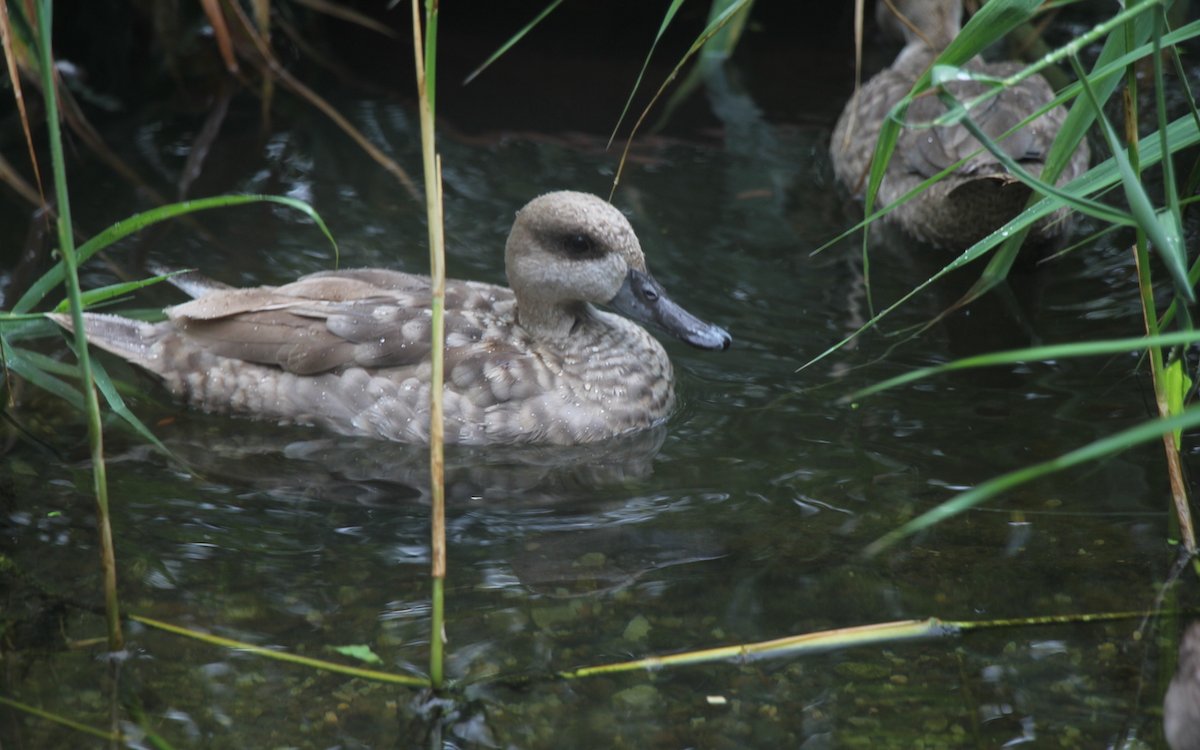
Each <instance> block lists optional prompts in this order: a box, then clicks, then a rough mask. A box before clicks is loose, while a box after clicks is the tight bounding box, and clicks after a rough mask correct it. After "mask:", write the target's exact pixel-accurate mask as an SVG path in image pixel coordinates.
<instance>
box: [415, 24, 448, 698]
mask: <svg viewBox="0 0 1200 750" xmlns="http://www.w3.org/2000/svg"><path fill="white" fill-rule="evenodd" d="M412 12H413V19H412V20H413V55H414V57H415V59H416V69H417V95H418V100H419V108H420V115H421V153H422V156H423V157H424V160H423V164H424V174H425V210H426V217H427V222H428V225H429V266H430V297H431V306H432V310H431V312H432V322H431V325H430V329H431V334H430V335H431V338H432V342H431V344H432V350H431V353H430V365H431V367H430V391H429V397H430V398H429V400H430V404H429V482H430V497H431V503H430V506H431V507H430V515H431V519H430V527H431V528H430V553H431V554H430V557H431V560H430V567H431V570H430V576H431V579H432V580H431V586H432V597H431V599H432V601H431V616H430V630H431V631H432V632H431V633H430V637H429V677H430V682H431V683H432V684H433V687H434V689H435V690H436V689H440V688H441V687H442V683H443V679H444V663H443V662H444V647H445V617H444V609H445V599H444V586H445V580H446V487H445V477H444V473H445V456H444V447H443V435H442V430H443V419H442V394H443V391H442V383H443V381H444V379H445V375H444V372H443V370H444V361H443V359H444V357H443V355H444V349H443V347H444V340H445V333H444V320H445V302H446V251H445V228H444V226H443V214H442V171H441V170H442V165H441V159H440V157H439V156H438V154H437V146H436V143H435V140H434V138H435V132H434V102H435V98H434V92H433V86H434V84H435V82H436V80H437V79H436V72H437V54H436V50H437V21H438V11H437V0H426V2H425V29H426V36H425V39H424V42H423V43H422V39H421V14H420V8H419V3H418V0H412Z"/></svg>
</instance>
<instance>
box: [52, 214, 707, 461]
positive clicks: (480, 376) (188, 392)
mask: <svg viewBox="0 0 1200 750" xmlns="http://www.w3.org/2000/svg"><path fill="white" fill-rule="evenodd" d="M505 260H506V266H507V270H508V275H509V283H510V285H511V287H512V288H511V289H510V288H505V287H500V286H495V285H492V284H483V283H477V282H471V281H455V280H450V281H447V284H446V302H445V311H446V313H445V335H446V348H445V388H444V391H443V393H444V406H443V408H444V415H445V438H446V441H447V442H450V443H462V444H471V445H482V444H516V443H548V444H579V443H587V442H591V441H595V440H600V439H603V438H607V437H611V436H614V435H619V434H622V433H626V432H630V431H633V430H638V429H642V428H646V427H649V426H651V425H654V424H656V423H658V422H661V421H662V420H663V419H664V418H665V417H666V416H667V414H668V413H669V412H670V410H671V407H672V405H673V403H674V399H675V395H674V390H673V375H672V370H671V363H670V360H669V359H668V358H667V355H666V352H665V350H664V349H663V347H662V345H661V344H659V343H658V341H657V340H655V339H654V338H653V337H652V336H650V334H648V333H647V332H646V331H645V330H644V329H643V328H641V327H640V326H639V325H637V324H636V323H634V322H632V321H631V320H627V319H626V318H623V317H620V316H618V315H615V314H612V313H609V312H605V311H602V310H598V309H596V308H595V307H594V306H593V303H610V304H614V305H615V304H618V300H619V299H620V298H622V295H624V296H625V297H626V298H628V297H629V296H630V295H633V296H637V297H638V302H640V303H641V304H644V305H649V306H650V307H652V308H653V311H654V312H653V313H651V318H653V320H654V321H655V322H658V323H660V324H662V325H664V326H665V327H666V328H667V329H668V330H671V332H673V333H676V334H677V335H680V337H681V338H684V340H686V341H689V343H692V344H694V345H697V346H700V347H702V348H725V347H727V346H728V344H729V336H728V334H726V333H725V332H724V331H723V330H721V329H719V328H716V327H715V326H709V325H708V324H706V323H703V322H701V321H699V320H697V319H695V318H692V317H691V316H690V315H688V314H687V313H684V312H683V311H682V310H681V309H679V308H677V307H675V306H674V305H673V303H670V302H669V300H668V299H667V298H666V297H665V295H664V294H662V289H661V287H659V286H657V283H656V282H654V281H653V279H652V278H651V277H649V275H648V274H647V273H646V269H645V261H644V258H643V256H642V251H641V247H640V245H639V243H638V240H637V237H636V236H635V235H634V233H633V230H632V228H631V227H630V226H629V223H628V221H627V220H626V219H625V217H624V216H623V215H622V214H621V213H620V212H619V211H618V210H616V209H615V208H613V207H612V206H611V205H610V204H608V203H607V202H605V201H603V200H601V199H599V198H596V197H595V196H591V195H586V194H582V193H571V192H559V193H549V194H547V195H544V196H541V197H539V198H536V199H534V200H533V201H531V202H530V203H529V205H527V206H526V207H525V208H523V209H522V210H521V211H520V212H518V214H517V218H516V220H515V222H514V224H513V229H512V232H511V233H510V235H509V240H508V244H507V247H506V253H505ZM631 281H636V282H637V283H635V284H634V286H635V290H634V291H633V292H629V291H628V289H629V286H630V282H631ZM638 284H641V286H638ZM646 285H649V286H646ZM185 288H188V289H189V290H190V291H191V293H196V294H199V295H200V296H198V297H197V299H194V300H192V301H190V302H186V303H184V304H181V305H176V306H174V307H170V308H168V309H167V311H166V312H167V320H166V321H164V322H162V323H155V324H151V323H141V322H137V321H132V320H129V319H126V318H120V317H117V316H111V315H98V314H89V315H88V316H87V323H86V326H87V333H88V339H89V341H91V342H92V343H94V344H96V345H98V346H100V347H102V348H104V349H108V350H109V351H112V352H114V353H116V354H118V355H120V356H122V357H124V358H126V359H128V360H130V361H132V362H134V363H136V364H138V365H140V366H142V367H145V368H146V369H148V370H150V371H152V372H155V373H157V374H158V375H160V376H161V377H162V378H163V381H164V382H165V383H166V385H167V386H168V388H170V389H171V390H172V391H173V392H174V393H176V394H178V395H180V396H182V397H184V398H186V399H187V400H188V402H189V403H191V404H192V405H194V406H197V407H200V408H202V409H205V410H209V411H230V412H235V413H241V414H250V415H254V416H258V417H267V418H273V419H279V420H282V421H286V422H298V423H305V424H318V425H322V426H324V427H327V428H329V429H332V430H335V431H337V432H340V433H343V434H350V435H364V436H371V437H378V438H384V439H388V440H396V441H402V442H424V441H427V440H428V437H429V391H430V373H431V365H430V360H429V355H430V321H431V313H430V309H429V308H430V281H429V278H428V277H425V276H415V275H412V274H407V273H401V272H397V271H388V270H383V269H359V270H351V271H330V272H323V273H316V274H311V275H309V276H305V277H303V278H301V279H299V280H297V281H295V282H293V283H291V284H287V285H284V286H279V287H271V286H263V287H255V288H249V289H233V288H229V287H222V286H219V285H215V284H209V285H205V284H203V283H201V284H199V285H198V286H197V285H195V284H189V285H187V286H185ZM638 295H640V296H638ZM660 302H661V303H663V304H666V305H668V306H669V309H665V311H664V310H663V309H662V308H659V307H658V304H659V303H660ZM655 315H659V316H660V317H661V319H660V317H654V316H655ZM59 320H60V322H62V323H64V324H66V323H68V321H66V320H64V319H62V318H60V319H59Z"/></svg>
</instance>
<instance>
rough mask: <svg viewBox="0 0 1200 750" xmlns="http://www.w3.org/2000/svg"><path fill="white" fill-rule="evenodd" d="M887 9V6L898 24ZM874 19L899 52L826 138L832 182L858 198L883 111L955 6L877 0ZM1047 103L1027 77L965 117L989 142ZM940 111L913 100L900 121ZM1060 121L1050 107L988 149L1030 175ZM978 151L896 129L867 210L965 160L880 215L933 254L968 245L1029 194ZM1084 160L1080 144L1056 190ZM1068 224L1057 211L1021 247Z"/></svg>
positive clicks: (990, 72)
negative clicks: (899, 40)
mask: <svg viewBox="0 0 1200 750" xmlns="http://www.w3.org/2000/svg"><path fill="white" fill-rule="evenodd" d="M889 6H895V9H896V11H898V12H899V14H901V15H902V16H903V19H901V18H899V17H898V16H897V15H896V13H894V12H893V11H892V9H891V8H889ZM876 16H877V19H878V21H879V26H880V28H881V29H882V30H883V31H884V33H886V34H891V35H894V36H902V37H903V39H904V42H905V46H904V48H903V49H902V50H901V51H900V54H899V55H898V56H897V57H896V59H895V61H894V62H893V63H892V65H891V66H890V67H889V68H886V69H884V70H883V71H881V72H879V73H878V74H876V75H875V76H873V77H872V78H871V79H870V80H869V81H867V83H866V84H865V85H863V86H862V87H861V88H860V89H859V90H858V91H857V92H856V93H855V94H854V95H853V96H852V97H851V98H850V100H849V101H848V102H847V103H846V106H845V108H844V109H843V110H842V113H841V116H840V117H839V118H838V121H837V124H836V125H835V126H834V129H833V134H832V137H831V139H830V157H831V160H832V163H833V171H834V175H835V177H836V178H837V180H838V181H839V182H840V183H841V184H842V185H843V186H845V188H846V189H847V190H849V191H850V192H851V193H853V194H855V195H858V196H861V195H862V193H863V191H864V190H865V189H866V184H867V179H868V172H869V170H870V166H871V159H872V157H873V156H874V153H875V145H876V142H877V141H878V139H879V132H880V129H881V128H882V126H883V123H884V121H885V119H886V117H887V114H888V112H889V111H890V110H891V109H892V107H894V106H895V105H896V103H897V102H899V101H900V100H901V99H903V98H904V97H905V96H906V95H907V94H908V93H909V91H911V90H912V88H913V85H914V83H915V82H916V80H917V79H918V78H919V77H920V76H921V75H922V74H923V73H924V72H925V71H926V70H927V69H928V68H929V67H930V65H931V64H932V63H933V60H934V58H936V57H937V56H938V55H939V54H940V53H941V52H942V50H944V49H945V48H946V46H947V45H949V44H950V42H951V41H953V40H954V38H955V37H956V36H957V35H958V33H959V31H960V30H961V28H962V16H963V8H962V2H961V0H879V1H878V4H877V6H876ZM964 67H965V68H966V69H967V70H970V71H973V72H976V73H981V74H984V75H986V76H990V77H994V78H1005V77H1008V76H1011V75H1013V74H1015V73H1017V72H1018V71H1020V70H1022V68H1023V66H1022V64H1021V63H1018V62H1013V61H1002V62H993V63H989V62H984V61H982V60H980V59H978V58H975V59H973V60H971V61H969V62H968V63H967V64H966V65H965V66H964ZM947 88H948V89H949V91H950V92H951V93H952V94H953V95H954V96H955V98H957V99H958V100H959V101H965V100H967V99H970V98H973V97H975V96H978V95H980V94H983V93H984V92H985V91H986V90H987V89H988V87H987V86H986V85H985V84H983V83H979V82H975V81H958V82H952V83H950V84H948V85H947ZM1053 98H1054V91H1053V89H1052V88H1051V87H1050V84H1049V83H1047V82H1046V79H1044V78H1043V77H1042V76H1040V75H1033V76H1030V77H1029V78H1026V79H1024V80H1023V81H1022V82H1020V83H1018V84H1016V85H1014V86H1012V87H1009V88H1007V89H1005V90H1004V91H1003V92H1002V93H1000V94H998V95H996V96H994V97H992V98H990V99H987V100H986V101H984V102H983V103H981V104H980V105H979V106H977V107H975V108H973V109H972V110H971V118H972V119H973V120H974V122H975V123H976V124H978V125H979V127H980V128H981V129H982V130H983V131H984V132H985V133H986V134H987V135H988V137H989V138H992V139H993V140H997V139H999V138H1000V136H1002V135H1003V134H1004V133H1006V132H1007V131H1008V130H1010V129H1011V128H1013V127H1014V126H1016V125H1017V124H1018V123H1019V122H1021V121H1022V120H1024V119H1025V118H1026V117H1028V116H1029V115H1030V114H1032V113H1033V112H1034V111H1036V110H1037V109H1039V108H1040V107H1042V106H1043V105H1045V104H1046V103H1047V102H1049V101H1051V100H1052V99H1053ZM944 112H945V107H944V105H943V104H942V103H941V101H939V99H938V98H937V97H935V96H920V97H917V98H916V99H914V100H913V101H912V103H911V104H910V105H909V107H908V113H907V119H908V121H909V122H913V123H925V122H930V121H932V120H934V119H936V118H937V117H939V116H940V115H941V114H943V113H944ZM1066 117H1067V111H1066V109H1065V108H1063V107H1062V106H1061V105H1060V106H1056V107H1053V108H1051V109H1050V110H1048V111H1047V112H1045V113H1044V114H1042V115H1041V116H1039V117H1037V118H1035V119H1034V120H1032V121H1031V122H1030V123H1028V124H1027V125H1025V126H1023V127H1022V128H1021V129H1020V130H1018V131H1016V132H1015V133H1013V134H1012V135H1010V136H1008V137H1007V138H1005V139H1004V140H998V143H999V144H1000V145H1001V147H1002V148H1004V150H1005V152H1007V153H1008V155H1009V156H1011V157H1012V158H1013V159H1014V160H1016V161H1017V162H1018V163H1020V164H1021V165H1022V166H1023V167H1024V168H1025V169H1026V170H1028V171H1029V172H1030V173H1032V174H1034V175H1040V174H1041V171H1042V168H1043V167H1044V166H1045V160H1046V155H1047V153H1048V152H1049V150H1050V145H1051V144H1052V143H1053V141H1054V137H1055V136H1056V135H1057V134H1058V131H1059V130H1060V129H1061V128H1062V125H1063V122H1064V121H1065V120H1066ZM981 149H982V145H981V144H980V143H979V141H978V140H977V139H976V138H975V137H974V136H972V135H971V134H970V133H969V132H967V129H966V128H965V127H964V126H962V125H961V124H954V125H947V126H942V127H935V128H903V129H901V131H900V136H899V139H898V140H897V141H896V146H895V150H894V152H893V154H892V158H891V161H890V163H889V164H888V168H887V171H886V173H885V174H884V177H883V181H882V183H881V184H880V186H879V191H878V194H877V199H876V205H878V206H880V207H883V206H886V205H889V204H891V203H893V202H894V201H896V200H898V199H899V198H900V197H902V196H903V195H905V194H906V193H908V192H909V191H910V190H912V189H913V188H915V187H916V186H917V185H919V184H920V183H922V182H924V181H925V180H926V179H928V178H929V177H931V176H933V175H935V174H937V173H939V172H941V171H942V170H943V169H946V168H947V167H949V166H951V165H952V164H955V163H956V162H958V161H960V160H962V159H966V161H965V163H963V164H962V165H961V166H959V167H958V168H957V169H956V170H954V171H953V172H951V173H950V174H949V175H947V176H946V177H945V178H943V179H942V180H941V181H939V182H937V183H935V184H933V185H931V186H929V187H928V188H927V189H926V190H925V191H924V192H922V193H920V194H918V195H916V196H914V197H913V198H912V199H910V200H909V201H908V202H907V203H905V204H903V205H901V206H897V207H896V208H895V209H893V210H892V211H891V212H890V213H888V214H886V219H887V221H889V222H891V223H894V224H896V225H898V226H899V227H900V228H901V229H902V230H904V232H906V233H907V234H909V235H911V236H912V237H914V238H916V239H917V240H919V241H921V242H923V243H926V244H929V245H933V246H934V247H938V248H942V249H945V250H956V251H957V250H963V249H966V248H967V247H970V246H971V245H973V244H975V243H976V242H978V241H979V240H981V239H983V238H984V237H986V236H987V235H988V234H990V233H991V232H993V231H994V230H996V229H999V228H1000V227H1001V226H1003V225H1004V224H1005V223H1006V222H1008V221H1009V220H1010V219H1011V218H1013V217H1014V216H1016V215H1017V214H1018V213H1020V212H1021V211H1022V210H1024V208H1025V206H1026V204H1027V202H1028V199H1029V195H1030V188H1029V187H1028V186H1027V185H1025V184H1024V183H1022V182H1021V181H1020V180H1019V179H1018V178H1017V177H1016V176H1015V175H1013V174H1011V173H1010V172H1009V171H1008V170H1007V169H1006V168H1005V167H1004V165H1003V164H1002V163H1001V162H1000V161H999V160H998V159H997V158H996V157H995V156H993V155H992V154H991V153H990V152H988V151H987V150H981ZM976 151H979V153H975V152H976ZM1088 159H1089V152H1088V146H1087V143H1086V141H1081V142H1080V145H1079V147H1078V148H1077V149H1076V150H1075V152H1074V153H1073V154H1072V156H1071V159H1070V162H1069V164H1068V165H1067V167H1066V168H1065V169H1064V170H1063V172H1062V174H1061V175H1060V176H1059V178H1058V184H1060V185H1062V184H1065V183H1067V182H1070V181H1071V180H1073V179H1075V178H1076V177H1078V176H1079V175H1080V174H1082V173H1083V172H1084V171H1085V170H1086V169H1087V166H1088ZM1068 227H1069V222H1068V221H1067V212H1066V210H1060V211H1058V212H1056V213H1054V214H1051V215H1050V216H1048V217H1046V218H1045V219H1043V220H1041V221H1040V222H1038V223H1036V224H1035V225H1034V226H1033V227H1032V229H1031V231H1030V233H1029V235H1028V237H1027V240H1026V242H1027V244H1031V245H1036V246H1047V245H1053V244H1054V243H1056V242H1057V241H1059V240H1060V239H1061V238H1062V237H1063V236H1064V235H1065V234H1066V231H1067V229H1068Z"/></svg>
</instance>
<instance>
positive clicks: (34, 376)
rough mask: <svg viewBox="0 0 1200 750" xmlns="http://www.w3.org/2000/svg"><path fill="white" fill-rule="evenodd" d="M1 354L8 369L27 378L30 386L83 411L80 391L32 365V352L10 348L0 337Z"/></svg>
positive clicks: (6, 341) (5, 340)
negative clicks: (30, 355)
mask: <svg viewBox="0 0 1200 750" xmlns="http://www.w3.org/2000/svg"><path fill="white" fill-rule="evenodd" d="M0 352H2V353H3V356H4V366H5V367H6V368H8V369H9V370H11V371H12V372H15V373H16V374H18V375H20V376H21V377H23V378H25V380H26V381H28V382H29V384H30V385H34V386H37V387H38V388H41V389H42V390H44V391H47V392H48V393H52V394H54V395H55V396H58V397H59V398H61V399H62V400H64V401H66V402H67V403H69V404H70V405H71V406H73V407H75V408H76V409H78V410H80V411H83V394H82V393H80V392H79V390H78V389H76V388H74V387H72V386H71V385H68V384H67V383H64V382H63V381H61V380H59V379H58V378H56V377H55V376H53V375H51V374H50V373H48V372H46V371H45V370H43V369H41V368H39V367H37V366H35V365H34V364H32V363H31V362H30V358H29V357H27V356H26V355H28V354H30V352H26V351H24V350H22V349H17V348H15V347H11V346H9V345H8V340H7V339H5V338H3V337H0Z"/></svg>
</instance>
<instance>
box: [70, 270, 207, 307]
mask: <svg viewBox="0 0 1200 750" xmlns="http://www.w3.org/2000/svg"><path fill="white" fill-rule="evenodd" d="M181 273H187V271H186V270H180V271H171V272H170V273H164V274H160V275H158V276H151V277H149V278H146V279H141V280H139V281H126V282H122V283H120V284H110V285H109V286H102V287H100V288H98V289H92V290H89V291H86V292H84V293H83V294H82V295H81V296H80V299H81V300H82V301H83V306H84V307H85V308H88V307H94V306H96V305H98V304H100V303H101V302H107V301H108V300H111V299H114V298H116V297H120V296H122V295H125V294H129V293H131V292H134V291H137V290H138V289H141V288H142V287H146V286H150V285H152V284H157V283H159V282H160V281H165V280H166V279H169V278H171V277H172V276H178V275H179V274H181ZM70 307H71V301H70V300H67V299H64V300H63V301H62V302H59V303H58V304H57V305H56V306H55V307H54V312H58V313H61V312H66V311H67V310H69V309H70Z"/></svg>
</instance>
